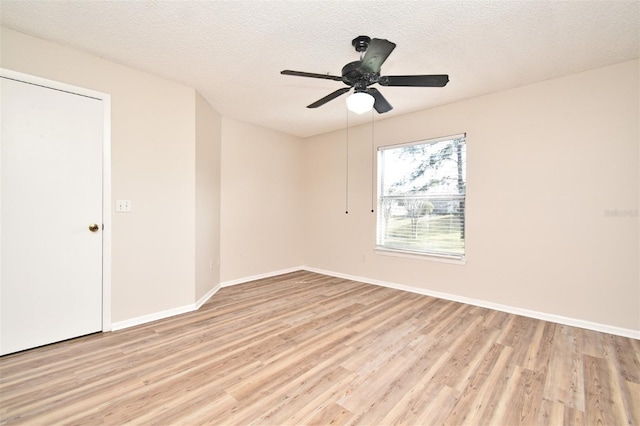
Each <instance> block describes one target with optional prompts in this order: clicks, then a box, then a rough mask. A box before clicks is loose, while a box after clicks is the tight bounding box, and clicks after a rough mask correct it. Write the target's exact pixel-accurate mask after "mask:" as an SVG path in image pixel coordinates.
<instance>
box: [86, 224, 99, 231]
mask: <svg viewBox="0 0 640 426" xmlns="http://www.w3.org/2000/svg"><path fill="white" fill-rule="evenodd" d="M98 229H100V227H99V226H98V224H97V223H92V224H91V225H89V231H91V232H98Z"/></svg>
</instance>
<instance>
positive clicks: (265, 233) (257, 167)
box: [220, 118, 306, 283]
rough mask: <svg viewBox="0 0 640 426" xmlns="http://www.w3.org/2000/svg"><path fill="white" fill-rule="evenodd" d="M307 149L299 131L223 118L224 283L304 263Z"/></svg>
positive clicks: (222, 226) (222, 266) (222, 273)
mask: <svg viewBox="0 0 640 426" xmlns="http://www.w3.org/2000/svg"><path fill="white" fill-rule="evenodd" d="M302 150H303V145H302V141H301V139H300V138H297V137H295V136H289V135H285V134H283V133H279V132H276V131H273V130H268V129H264V128H262V127H258V126H254V125H251V124H246V123H241V122H238V121H234V120H229V119H226V118H223V119H222V211H221V220H222V222H221V240H220V245H221V249H220V253H221V255H222V258H221V270H220V279H221V281H222V282H223V283H225V282H229V281H234V280H238V279H242V278H246V277H251V276H256V275H262V274H269V273H271V272H274V271H280V270H283V269H289V268H295V267H299V266H301V265H302V248H303V246H302V229H303V220H304V218H303V217H302V216H301V214H300V212H301V211H302V209H303V203H304V197H303V187H302V181H301V180H302V153H303V151H302ZM304 226H305V227H306V225H304Z"/></svg>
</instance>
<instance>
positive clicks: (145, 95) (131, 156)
mask: <svg viewBox="0 0 640 426" xmlns="http://www.w3.org/2000/svg"><path fill="white" fill-rule="evenodd" d="M1 43H2V45H1V52H2V53H1V62H0V66H2V67H3V68H7V69H10V70H14V71H19V72H23V73H27V74H32V75H36V76H40V77H44V78H48V79H52V80H57V81H60V82H64V83H68V84H72V85H76V86H80V87H85V88H89V89H93V90H97V91H101V92H104V93H107V94H110V95H111V107H112V109H111V119H112V121H111V124H112V140H111V150H112V164H111V167H112V198H113V200H114V201H115V200H117V199H127V200H131V203H132V211H131V213H115V211H113V223H112V225H113V226H112V228H113V229H112V245H113V249H112V262H113V265H112V316H111V318H112V321H113V322H119V321H125V320H129V319H132V318H136V317H140V316H144V315H148V314H155V313H157V312H161V311H164V310H169V309H174V308H176V307H181V306H185V305H189V304H192V303H194V293H195V291H194V282H195V265H194V258H195V251H196V241H195V230H196V215H195V205H196V185H195V180H196V163H195V155H196V142H195V139H196V119H195V114H196V97H195V95H196V94H195V90H194V89H192V88H190V87H186V86H183V85H180V84H177V83H174V82H171V81H168V80H165V79H162V78H159V77H156V76H154V75H151V74H148V73H144V72H140V71H136V70H133V69H131V68H127V67H124V66H121V65H118V64H115V63H113V62H109V61H105V60H102V59H99V58H97V57H95V56H91V55H88V54H85V53H82V52H79V51H77V50H73V49H69V48H66V47H63V46H60V45H57V44H53V43H49V42H46V41H43V40H40V39H37V38H33V37H29V36H26V35H24V34H21V33H17V32H14V31H10V30H6V29H2V33H1ZM198 105H200V107H199V108H200V109H202V106H201V103H199V104H198ZM198 291H199V292H201V291H202V289H201V288H199V290H198Z"/></svg>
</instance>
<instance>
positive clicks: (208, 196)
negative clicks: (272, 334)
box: [195, 93, 222, 300]
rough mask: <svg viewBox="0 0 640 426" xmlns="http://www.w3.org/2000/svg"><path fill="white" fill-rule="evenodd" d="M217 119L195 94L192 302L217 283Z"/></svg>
mask: <svg viewBox="0 0 640 426" xmlns="http://www.w3.org/2000/svg"><path fill="white" fill-rule="evenodd" d="M221 127H222V120H221V117H220V115H219V114H218V113H217V112H216V111H215V110H214V109H213V108H212V107H211V105H209V104H208V103H207V101H206V100H205V99H204V98H203V97H202V96H200V94H199V93H196V153H195V156H196V158H195V160H196V212H195V213H196V223H195V238H196V252H195V255H196V258H195V274H196V277H195V279H196V282H195V299H196V300H200V299H201V298H202V297H203V296H205V295H206V294H207V293H208V292H209V291H210V290H212V289H214V288H215V287H216V286H217V285H218V284H219V283H220V267H219V266H218V260H219V259H220V164H221V163H220V161H221V147H222V140H221Z"/></svg>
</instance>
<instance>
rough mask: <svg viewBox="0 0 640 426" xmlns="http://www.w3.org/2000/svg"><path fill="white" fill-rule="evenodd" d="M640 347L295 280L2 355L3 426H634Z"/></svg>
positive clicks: (427, 301)
mask: <svg viewBox="0 0 640 426" xmlns="http://www.w3.org/2000/svg"><path fill="white" fill-rule="evenodd" d="M639 359H640V342H639V341H637V340H633V339H627V338H623V337H617V336H612V335H608V334H603V333H597V332H592V331H586V330H582V329H578V328H573V327H568V326H563V325H557V324H553V323H549V322H544V321H539V320H534V319H530V318H525V317H520V316H516V315H510V314H506V313H502V312H497V311H491V310H488V309H483V308H478V307H473V306H468V305H463V304H460V303H455V302H449V301H445V300H440V299H434V298H431V297H427V296H420V295H417V294H412V293H406V292H402V291H398V290H392V289H387V288H383V287H376V286H373V285H367V284H361V283H357V282H353V281H348V280H343V279H338V278H331V277H327V276H323V275H318V274H314V273H310V272H295V273H291V274H287V275H283V276H280V277H276V278H271V279H265V280H260V281H254V282H251V283H246V284H242V285H237V286H234V287H228V288H223V289H221V290H220V291H219V292H218V293H217V294H216V295H215V296H214V297H213V298H212V299H211V300H209V301H208V302H207V303H206V304H205V305H204V306H202V308H200V310H199V311H198V312H193V313H189V314H185V315H181V316H178V317H174V318H170V319H167V320H163V321H157V322H155V323H150V324H146V325H143V326H139V327H134V328H130V329H127V330H122V331H118V332H113V333H105V334H96V335H92V336H87V337H83V338H79V339H75V340H72V341H67V342H62V343H58V344H55V345H50V346H46V347H43V348H38V349H34V350H30V351H26V352H22V353H18V354H14V355H8V356H5V357H2V358H0V375H1V378H0V403H1V404H0V405H1V408H0V424H20V423H24V424H34V425H40V424H42V425H53V424H74V425H79V424H113V425H116V424H117V425H120V424H125V423H130V424H161V425H171V424H184V425H196V424H204V423H207V424H220V425H222V424H243V425H246V424H274V425H279V424H292V425H293V424H296V425H302V424H319V425H325V424H326V425H328V424H336V425H342V424H358V425H385V424H411V425H436V424H452V425H457V424H470V425H482V424H496V425H515V424H532V425H533V424H553V425H560V424H603V425H623V424H635V425H640V363H639Z"/></svg>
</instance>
